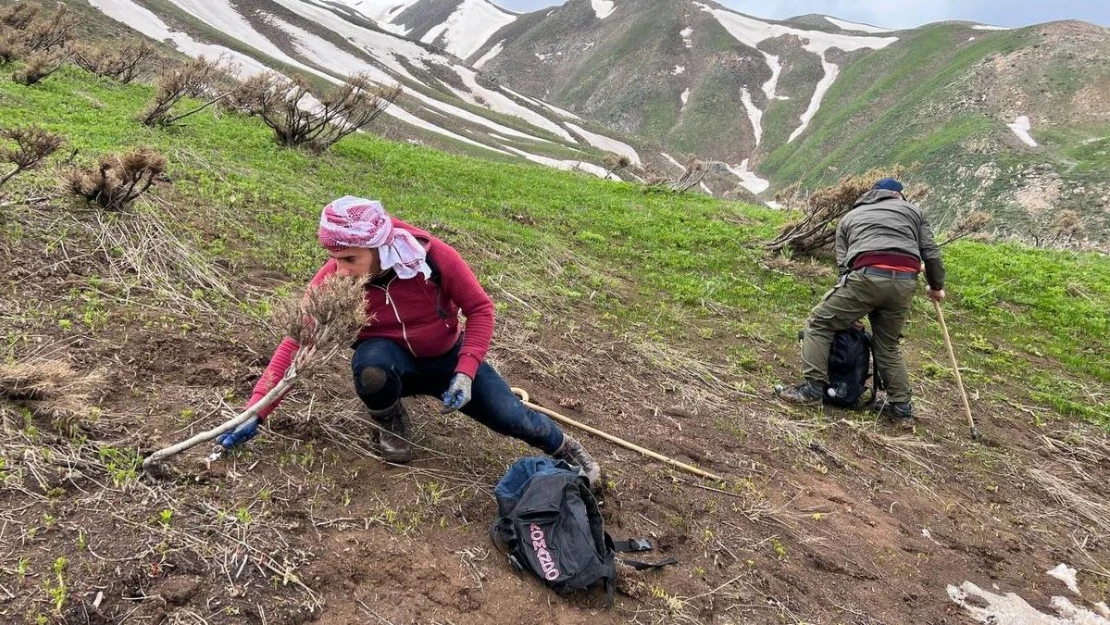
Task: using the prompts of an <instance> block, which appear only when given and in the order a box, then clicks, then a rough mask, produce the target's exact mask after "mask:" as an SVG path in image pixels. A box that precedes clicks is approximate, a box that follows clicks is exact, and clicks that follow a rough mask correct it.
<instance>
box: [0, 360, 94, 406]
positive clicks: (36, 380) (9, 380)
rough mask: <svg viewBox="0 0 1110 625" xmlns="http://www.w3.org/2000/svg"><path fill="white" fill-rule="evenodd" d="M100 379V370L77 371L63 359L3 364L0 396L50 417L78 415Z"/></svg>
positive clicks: (88, 400) (6, 401) (87, 404)
mask: <svg viewBox="0 0 1110 625" xmlns="http://www.w3.org/2000/svg"><path fill="white" fill-rule="evenodd" d="M103 382H104V378H103V376H102V375H101V374H99V373H80V372H78V371H75V370H74V369H73V367H72V366H71V365H70V364H69V363H68V362H65V361H62V360H32V361H26V362H15V363H10V364H2V365H0V400H3V402H5V403H8V404H14V405H15V406H16V407H19V408H25V409H28V410H30V411H32V412H33V413H35V414H41V415H43V416H46V417H49V418H53V419H67V418H72V417H79V416H84V415H86V414H88V411H89V408H90V401H91V400H92V397H93V395H94V394H95V393H96V392H97V391H99V390H100V389H101V388H102V386H103Z"/></svg>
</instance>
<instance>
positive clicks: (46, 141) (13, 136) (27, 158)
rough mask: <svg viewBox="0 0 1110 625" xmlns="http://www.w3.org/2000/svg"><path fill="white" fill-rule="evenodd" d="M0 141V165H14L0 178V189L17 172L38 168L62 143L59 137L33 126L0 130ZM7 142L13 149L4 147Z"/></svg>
mask: <svg viewBox="0 0 1110 625" xmlns="http://www.w3.org/2000/svg"><path fill="white" fill-rule="evenodd" d="M0 140H3V141H0V163H9V164H11V165H14V168H13V169H12V170H11V171H9V172H7V173H5V174H3V177H0V187H3V186H4V184H5V183H6V182H8V181H9V180H11V179H12V178H13V177H14V176H15V175H16V174H18V173H19V172H21V171H26V170H28V169H34V168H35V167H38V166H39V164H41V163H42V161H43V160H45V159H46V157H48V156H50V155H51V154H53V153H54V152H56V151H57V150H58V148H60V147H61V146H62V143H63V140H62V138H61V137H60V136H59V135H56V134H54V133H52V132H48V131H46V130H44V129H42V128H40V127H38V126H34V125H32V126H26V127H22V128H0ZM7 142H11V143H15V147H6V146H5V143H7Z"/></svg>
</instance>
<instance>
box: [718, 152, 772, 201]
mask: <svg viewBox="0 0 1110 625" xmlns="http://www.w3.org/2000/svg"><path fill="white" fill-rule="evenodd" d="M748 160H749V159H744V160H742V161H740V165H738V166H736V167H733V166H731V165H728V170H729V171H730V172H732V175H734V176H736V177H737V178H739V179H740V186H742V187H744V188H745V189H747V190H748V191H751V192H752V193H754V194H756V195H759V194H760V193H763V192H764V191H766V190H767V189H769V188H770V187H771V182H770V181H768V180H764V179H763V178H760V177H759V176H757V175H755V172H753V171H750V170H748Z"/></svg>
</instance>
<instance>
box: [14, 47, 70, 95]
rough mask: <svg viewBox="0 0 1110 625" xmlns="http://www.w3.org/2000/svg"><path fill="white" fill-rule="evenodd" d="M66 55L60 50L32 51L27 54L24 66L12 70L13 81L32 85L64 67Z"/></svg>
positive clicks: (27, 85)
mask: <svg viewBox="0 0 1110 625" xmlns="http://www.w3.org/2000/svg"><path fill="white" fill-rule="evenodd" d="M65 61H66V56H65V55H64V54H62V53H60V52H58V51H53V52H46V51H39V52H32V53H31V54H30V55H28V56H27V60H26V62H25V63H24V64H23V68H22V69H20V70H17V71H15V72H12V81H13V82H16V83H19V84H21V85H24V86H26V87H30V86H31V85H34V84H38V83H39V82H41V81H42V80H44V79H46V78H48V77H49V76H50V75H51V74H53V73H54V72H56V71H58V70H59V69H61V68H62V65H63V64H64V63H65Z"/></svg>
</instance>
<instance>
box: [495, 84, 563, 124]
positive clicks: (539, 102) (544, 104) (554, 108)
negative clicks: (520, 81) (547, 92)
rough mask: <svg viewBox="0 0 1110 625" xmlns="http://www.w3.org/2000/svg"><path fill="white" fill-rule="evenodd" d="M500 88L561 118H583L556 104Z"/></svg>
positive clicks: (503, 87)
mask: <svg viewBox="0 0 1110 625" xmlns="http://www.w3.org/2000/svg"><path fill="white" fill-rule="evenodd" d="M500 88H501V90H502V91H504V92H505V93H508V94H510V95H514V96H516V97H518V98H520V99H521V100H524V101H525V102H531V103H532V104H535V105H537V106H542V107H544V108H546V109H549V110H551V111H553V112H555V113H556V114H557V115H559V116H560V117H563V118H565V119H582V118H581V117H579V116H577V115H575V114H574V113H571V112H570V111H568V110H565V109H561V108H559V107H557V106H555V105H554V104H550V103H548V102H544V101H543V100H537V99H535V98H530V97H528V96H526V95H524V94H523V93H517V92H516V91H513V90H512V89H510V88H508V87H506V86H505V85H500Z"/></svg>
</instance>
